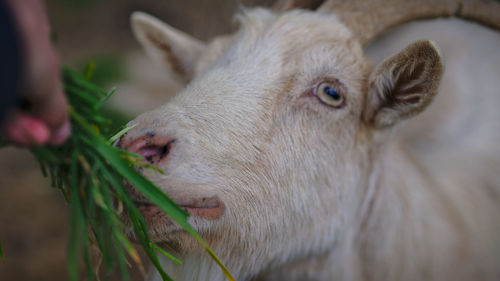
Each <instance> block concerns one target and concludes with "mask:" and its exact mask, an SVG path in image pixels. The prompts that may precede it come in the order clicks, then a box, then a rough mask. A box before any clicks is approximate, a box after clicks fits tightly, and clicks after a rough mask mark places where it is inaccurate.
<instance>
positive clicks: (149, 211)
mask: <svg viewBox="0 0 500 281" xmlns="http://www.w3.org/2000/svg"><path fill="white" fill-rule="evenodd" d="M174 202H175V203H176V204H177V205H178V206H179V207H180V208H182V209H184V210H185V211H186V212H188V213H189V214H190V215H191V216H194V217H199V218H203V219H208V220H213V219H217V218H219V217H220V216H222V214H223V213H224V210H225V206H224V204H223V203H222V201H221V200H220V199H219V198H218V197H216V196H213V197H201V198H183V199H177V200H174ZM135 205H136V206H137V209H138V210H139V212H140V213H141V214H142V216H143V217H144V218H145V220H146V223H147V224H148V226H150V227H151V226H156V225H159V224H161V225H169V224H172V220H171V219H170V218H169V217H168V215H167V214H165V213H164V212H163V211H162V210H161V209H160V208H159V207H158V206H156V205H154V204H151V203H146V202H136V203H135Z"/></svg>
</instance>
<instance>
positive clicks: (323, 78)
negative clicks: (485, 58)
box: [120, 0, 500, 281]
mask: <svg viewBox="0 0 500 281" xmlns="http://www.w3.org/2000/svg"><path fill="white" fill-rule="evenodd" d="M299 2H300V1H299ZM302 2H303V1H302ZM316 2H317V1H316ZM290 6H292V7H293V6H294V5H293V3H292V4H291V5H290V3H289V2H281V3H280V5H279V7H281V8H284V7H286V8H290ZM452 15H456V16H460V17H464V18H468V19H472V20H476V21H480V22H482V23H486V24H488V25H491V26H493V27H495V28H497V29H500V16H499V15H500V5H499V4H498V3H495V2H493V1H488V0H484V1H481V0H478V1H465V2H459V1H451V0H450V1H430V0H429V1H416V0H414V1H395V0H391V1H389V0H386V1H358V0H353V1H340V0H338V1H336V0H333V1H326V2H325V3H324V4H322V5H321V6H320V7H319V9H318V11H316V12H313V11H305V10H293V11H286V12H280V13H275V12H272V11H270V10H267V9H253V10H250V11H245V12H243V14H242V15H240V16H239V21H240V22H241V28H240V30H239V31H238V32H237V33H236V34H235V35H232V36H226V37H220V38H217V39H215V40H214V41H212V42H211V43H210V44H207V45H206V44H204V43H202V42H200V41H198V40H196V39H193V38H191V37H189V36H188V35H186V34H184V33H182V32H180V31H176V30H174V29H173V28H171V27H169V26H167V25H165V24H163V23H162V22H160V21H159V20H157V19H154V18H152V17H150V16H148V15H145V14H142V13H136V14H134V15H133V17H132V23H133V30H134V33H135V35H136V36H137V38H138V39H139V41H140V42H141V43H142V44H143V45H144V47H145V48H146V51H147V52H148V53H149V54H150V55H151V56H152V57H153V58H154V59H155V60H156V61H159V62H162V63H164V64H166V65H168V66H170V67H171V68H172V69H173V70H175V71H176V72H178V73H179V74H180V75H182V76H183V77H184V78H186V80H188V81H190V83H189V84H187V86H186V88H185V89H184V90H183V91H181V92H180V93H179V94H178V95H177V96H176V97H175V98H174V99H173V100H172V101H171V102H169V103H168V104H166V105H164V106H162V107H160V108H158V109H157V110H154V111H151V112H147V113H144V114H143V115H141V116H139V117H138V118H137V119H135V120H134V121H132V123H135V124H138V126H137V127H136V128H134V129H133V130H131V131H130V132H129V133H128V134H127V135H126V136H124V137H123V138H122V139H121V140H120V145H121V146H122V147H124V148H127V149H129V150H131V151H133V152H136V153H139V154H142V155H143V156H145V158H146V159H147V160H148V161H150V162H151V163H153V164H154V165H156V166H158V167H159V168H161V169H162V170H163V171H165V175H160V174H156V175H149V174H148V177H150V179H151V180H152V181H153V182H155V183H156V184H158V186H160V187H161V188H162V189H163V190H164V191H165V192H166V193H167V194H168V195H169V196H170V197H171V198H172V199H173V200H174V201H176V202H177V203H178V204H179V205H180V206H182V207H183V208H185V209H186V210H187V211H188V212H189V213H190V214H191V215H192V216H191V217H190V219H189V220H190V223H191V224H192V225H193V226H194V227H195V228H196V229H197V231H198V232H199V233H200V234H201V235H202V236H203V238H204V239H206V241H207V242H208V244H209V245H210V246H211V247H212V248H213V249H214V251H215V252H216V253H217V254H218V255H219V256H220V257H221V259H222V261H223V262H224V263H225V264H226V265H227V266H228V268H229V269H230V271H231V272H232V273H233V274H234V275H235V277H236V278H237V280H500V266H499V265H500V149H499V148H498V141H499V140H500V137H499V136H500V125H499V124H498V121H499V119H496V120H494V122H485V121H487V120H480V121H479V120H478V122H483V125H484V124H486V126H487V128H486V129H485V130H484V131H487V132H488V133H487V134H482V133H480V132H478V133H477V134H468V131H467V130H469V129H470V128H472V129H474V128H476V127H477V126H479V123H472V124H467V123H464V124H462V126H458V125H460V124H458V125H457V124H454V126H455V127H456V128H455V127H454V128H455V130H454V132H455V133H457V134H456V135H453V134H450V135H451V137H449V138H442V139H440V142H436V143H434V144H432V143H430V141H429V142H427V143H426V145H425V146H423V147H422V146H419V143H418V141H416V140H415V139H414V138H415V135H416V134H415V133H414V132H411V131H410V133H413V136H412V137H408V135H406V136H407V138H402V137H401V136H400V135H399V134H398V133H396V130H395V129H396V128H397V127H399V126H398V124H403V123H404V122H401V121H403V120H404V119H408V118H410V117H413V116H415V115H417V114H419V113H420V112H422V111H423V110H424V109H425V108H426V107H427V106H428V105H429V104H430V102H431V101H432V100H433V98H434V97H435V95H436V93H437V90H438V86H439V83H440V79H441V76H442V73H443V61H442V57H441V54H440V52H439V50H438V48H437V47H436V45H435V44H434V43H432V42H430V41H418V42H416V43H413V44H411V45H409V46H408V47H406V48H405V49H404V50H403V51H401V52H399V53H397V54H395V55H393V56H391V57H389V58H388V59H386V60H384V61H383V62H381V63H380V64H378V65H377V66H376V67H372V65H371V63H370V60H369V59H367V57H366V56H365V55H364V53H363V50H362V48H363V46H365V45H366V44H368V42H370V41H371V40H372V39H373V38H374V37H375V36H377V34H379V33H380V32H382V31H384V30H386V29H387V28H389V27H392V26H395V25H397V24H401V23H404V22H408V21H411V20H416V19H421V18H430V17H439V16H452ZM496 91H497V94H498V90H496ZM483 92H488V91H483ZM469 94H470V95H471V96H472V95H474V96H475V98H479V97H481V98H490V97H484V95H483V94H482V91H481V90H480V89H477V91H475V92H472V93H469ZM498 96H500V95H498ZM498 96H497V97H491V99H490V100H491V101H492V102H498V103H496V106H498V105H500V101H499V97H498ZM446 97H448V98H447V101H446V102H447V103H446V105H447V106H449V107H450V108H451V109H450V108H441V109H438V110H437V111H438V112H440V113H441V115H446V114H447V113H450V114H451V113H454V104H455V105H456V104H458V101H456V103H454V101H453V98H454V97H453V95H452V94H451V95H450V94H447V95H446ZM469 100H470V99H467V100H466V101H469ZM461 102H463V100H462V101H461ZM459 108H461V109H463V108H467V107H463V108H462V107H459ZM471 108H472V107H471ZM474 108H477V107H474ZM481 110H485V111H488V112H489V113H491V114H492V112H493V111H494V110H495V107H494V106H489V107H485V108H482V109H481ZM467 114H468V112H464V111H462V110H461V111H460V112H459V114H458V115H456V116H465V115H467ZM429 116H432V117H433V118H434V119H430V120H431V121H427V122H432V121H435V122H436V124H438V125H439V126H438V125H432V126H433V128H437V129H435V131H437V132H438V131H439V128H443V129H446V128H447V127H446V126H447V125H446V123H443V122H444V121H443V120H446V118H443V117H440V115H439V114H438V115H435V114H432V115H429ZM454 116H455V115H454ZM483 116H496V117H498V114H492V115H488V114H485V115H483ZM427 120H429V119H427ZM459 120H469V119H464V118H462V119H459ZM490 121H491V120H490ZM407 124H408V123H407ZM427 125H429V126H431V124H427ZM416 127H418V126H416ZM416 127H412V128H416ZM406 132H408V128H407V130H406ZM448 132H449V130H448ZM462 132H463V133H462ZM408 138H410V141H408ZM491 138H493V139H491ZM131 192H132V193H135V192H134V191H133V190H131ZM134 198H135V201H136V202H137V204H138V206H139V208H140V210H141V211H142V213H143V214H144V215H145V217H146V220H147V223H148V225H149V227H150V231H151V234H152V237H153V239H154V240H155V241H157V242H158V243H160V244H161V245H162V246H164V247H165V248H166V249H169V250H171V251H174V252H176V253H177V254H178V255H179V256H180V258H181V260H183V265H182V266H179V265H176V264H171V263H170V262H169V261H164V264H165V266H166V267H167V268H168V272H169V273H171V274H172V275H173V277H174V279H175V280H221V281H222V280H224V277H223V275H222V272H221V271H220V269H219V268H218V267H217V265H216V264H215V263H214V262H213V261H212V260H211V258H210V257H209V256H208V255H207V254H205V253H204V251H203V249H202V248H201V247H200V246H199V245H198V244H197V243H196V241H195V240H194V239H192V238H191V237H190V236H189V235H188V234H187V233H185V232H183V231H182V229H181V228H180V227H179V226H177V225H176V224H174V223H172V222H171V221H170V220H169V219H168V217H166V216H165V215H163V214H162V213H161V212H160V211H159V210H158V208H156V207H155V206H152V205H151V204H149V202H148V201H147V200H145V199H144V198H143V197H141V196H140V195H138V194H134ZM151 280H158V276H154V274H153V276H151Z"/></svg>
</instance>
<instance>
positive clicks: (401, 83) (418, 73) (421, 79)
mask: <svg viewBox="0 0 500 281" xmlns="http://www.w3.org/2000/svg"><path fill="white" fill-rule="evenodd" d="M443 71H444V63H443V58H442V56H441V53H440V51H439V48H438V47H437V45H436V44H435V43H434V42H432V41H417V42H415V43H413V44H410V45H409V46H408V47H406V48H405V49H404V50H402V51H401V52H399V53H398V54H396V55H393V56H392V57H389V58H388V59H386V60H385V61H383V62H382V63H380V64H379V65H377V67H376V68H375V70H374V71H373V73H372V74H371V76H370V78H369V92H368V97H367V104H366V108H365V111H364V119H365V121H367V122H369V123H371V124H372V125H373V126H374V127H376V128H385V127H389V126H392V125H394V124H396V123H397V122H398V121H400V120H403V119H406V118H410V117H412V116H414V115H416V114H418V113H420V112H422V111H423V110H424V109H425V108H426V107H427V106H428V105H429V104H430V102H431V101H432V100H433V99H434V96H435V95H436V93H437V91H438V87H439V83H440V82H441V77H442V75H443Z"/></svg>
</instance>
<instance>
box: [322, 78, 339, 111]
mask: <svg viewBox="0 0 500 281" xmlns="http://www.w3.org/2000/svg"><path fill="white" fill-rule="evenodd" d="M316 95H317V96H318V98H319V99H320V100H321V101H322V102H324V103H326V104H327V105H329V106H333V107H337V108H339V107H341V106H342V105H344V95H343V93H342V91H341V89H339V87H338V86H337V85H335V84H333V83H329V82H323V83H321V84H319V85H318V87H317V88H316Z"/></svg>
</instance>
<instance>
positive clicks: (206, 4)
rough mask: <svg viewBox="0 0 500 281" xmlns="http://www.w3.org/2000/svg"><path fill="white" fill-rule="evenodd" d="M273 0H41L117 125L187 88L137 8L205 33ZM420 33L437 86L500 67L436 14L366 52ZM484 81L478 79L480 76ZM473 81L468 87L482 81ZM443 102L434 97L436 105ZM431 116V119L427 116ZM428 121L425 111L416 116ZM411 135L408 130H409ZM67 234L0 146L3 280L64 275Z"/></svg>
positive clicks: (51, 199) (38, 186) (34, 172)
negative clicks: (441, 70)
mask: <svg viewBox="0 0 500 281" xmlns="http://www.w3.org/2000/svg"><path fill="white" fill-rule="evenodd" d="M272 2H274V1H273V0H248V1H243V0H240V1H237V0H198V1H197V0H183V1H179V0H48V1H47V5H48V12H49V17H50V19H51V22H52V27H53V31H54V34H53V35H54V39H55V42H56V45H57V46H58V49H59V50H60V52H61V55H62V61H63V64H65V65H69V66H71V67H72V68H74V69H77V70H83V69H85V67H86V65H87V64H88V62H89V61H93V62H94V63H95V65H96V69H95V72H94V77H93V79H94V82H95V83H97V84H99V85H100V86H102V87H103V88H104V89H106V90H109V89H110V88H111V87H113V86H116V88H117V92H116V94H115V95H114V96H113V98H112V99H111V100H110V101H109V103H108V107H107V109H106V110H107V112H108V113H109V114H111V115H112V116H113V119H115V121H116V123H117V124H119V125H121V124H124V122H126V121H128V120H130V119H132V118H133V117H134V116H136V115H137V114H139V113H141V112H144V111H147V110H149V109H152V108H154V107H157V106H158V105H160V104H163V103H165V102H167V101H168V99H169V98H170V97H171V96H172V95H173V94H175V93H176V92H177V91H178V90H179V89H181V88H182V86H183V85H182V83H181V82H180V81H179V80H176V78H175V76H174V75H173V74H171V73H168V72H166V70H163V69H161V68H159V67H157V66H156V65H154V64H152V63H151V62H150V61H149V60H148V58H147V57H146V56H145V54H144V53H143V52H142V50H141V49H140V47H139V45H138V44H137V43H136V41H135V40H134V38H133V36H132V33H131V31H130V27H129V16H130V14H131V13H132V12H133V11H136V10H140V11H144V12H148V13H150V14H152V15H154V16H156V17H158V18H160V19H162V20H164V21H165V22H167V23H168V24H170V25H172V26H174V27H176V28H178V29H180V30H183V31H185V32H187V33H189V34H191V35H193V36H195V37H197V38H199V39H202V40H209V39H210V38H212V37H214V36H216V35H219V34H226V33H229V32H231V31H233V30H235V29H236V28H237V26H236V25H235V24H234V22H233V15H234V14H235V13H236V12H237V11H238V9H239V7H241V5H246V6H249V5H251V6H254V5H259V4H263V5H269V4H271V3H272ZM422 38H426V39H432V40H435V41H437V43H438V45H439V46H440V47H441V48H442V49H443V53H444V56H445V59H446V61H447V70H446V72H445V77H444V81H443V84H442V86H441V91H442V92H444V91H446V92H453V91H454V90H455V88H454V85H458V84H460V82H461V80H460V79H462V78H463V77H466V76H468V75H469V74H470V73H475V74H476V75H479V76H481V77H485V79H486V81H493V80H495V79H493V78H491V76H492V75H497V74H495V73H498V72H495V71H493V72H492V71H491V70H488V69H492V68H491V67H490V68H488V65H490V66H491V65H497V66H498V65H500V56H499V53H498V46H499V44H500V36H498V33H494V32H492V31H490V30H487V29H485V28H483V27H479V26H478V25H475V24H471V23H465V22H463V21H459V20H433V21H427V22H424V23H413V24H409V25H406V26H404V27H400V28H397V29H395V30H393V31H391V32H389V33H387V34H386V35H384V36H382V37H381V38H379V39H378V40H377V42H375V43H374V44H372V45H371V46H369V47H368V49H367V52H368V54H369V55H370V56H371V57H372V58H373V60H374V62H378V61H380V60H381V59H382V58H385V57H387V56H389V55H390V54H392V53H395V52H396V51H398V50H401V49H402V48H403V47H404V46H406V45H407V44H408V43H410V42H411V41H415V40H418V39H422ZM491 38H493V39H491ZM482 61H483V62H486V63H481V62H482ZM458 70H463V71H462V73H459V72H457V71H458ZM488 75H489V76H488ZM497 80H498V79H497ZM481 81H484V80H480V81H479V82H478V83H480V82H481ZM497 83H498V82H497ZM469 84H470V87H471V89H474V87H476V88H477V87H481V86H484V85H483V84H478V85H475V84H473V83H469ZM493 89H498V87H493ZM441 96H442V95H441ZM440 102H441V101H440V100H439V99H438V100H436V101H435V104H437V105H439V104H440ZM434 107H436V106H434ZM427 116H429V117H430V118H433V115H427ZM429 117H423V118H429ZM424 121H425V120H424ZM432 122H433V120H432V119H430V120H429V121H425V122H422V121H420V123H419V124H423V125H427V124H430V123H432ZM427 131H429V130H427ZM410 133H411V132H410ZM434 133H436V135H439V134H442V132H432V131H431V132H429V137H430V138H432V136H433V134H434ZM409 139H410V140H411V139H414V136H412V135H411V134H410V135H409ZM67 235H68V220H67V206H66V203H65V201H64V198H63V197H62V195H61V194H60V193H59V192H58V191H57V190H54V189H52V188H50V185H49V182H48V180H47V179H45V178H43V176H42V174H41V172H40V169H39V167H38V165H37V164H36V163H35V161H34V159H33V158H32V156H31V155H30V154H29V153H28V152H27V151H25V150H22V149H16V148H6V149H2V150H0V241H1V242H2V246H3V250H4V255H5V260H4V261H3V262H1V261H0V281H7V280H16V281H21V280H37V281H44V280H67V273H66V243H67ZM132 273H133V275H132V280H133V281H136V280H143V277H142V276H141V274H140V272H139V271H138V270H137V269H136V268H132ZM103 277H105V278H103V280H120V278H119V277H117V276H103Z"/></svg>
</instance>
